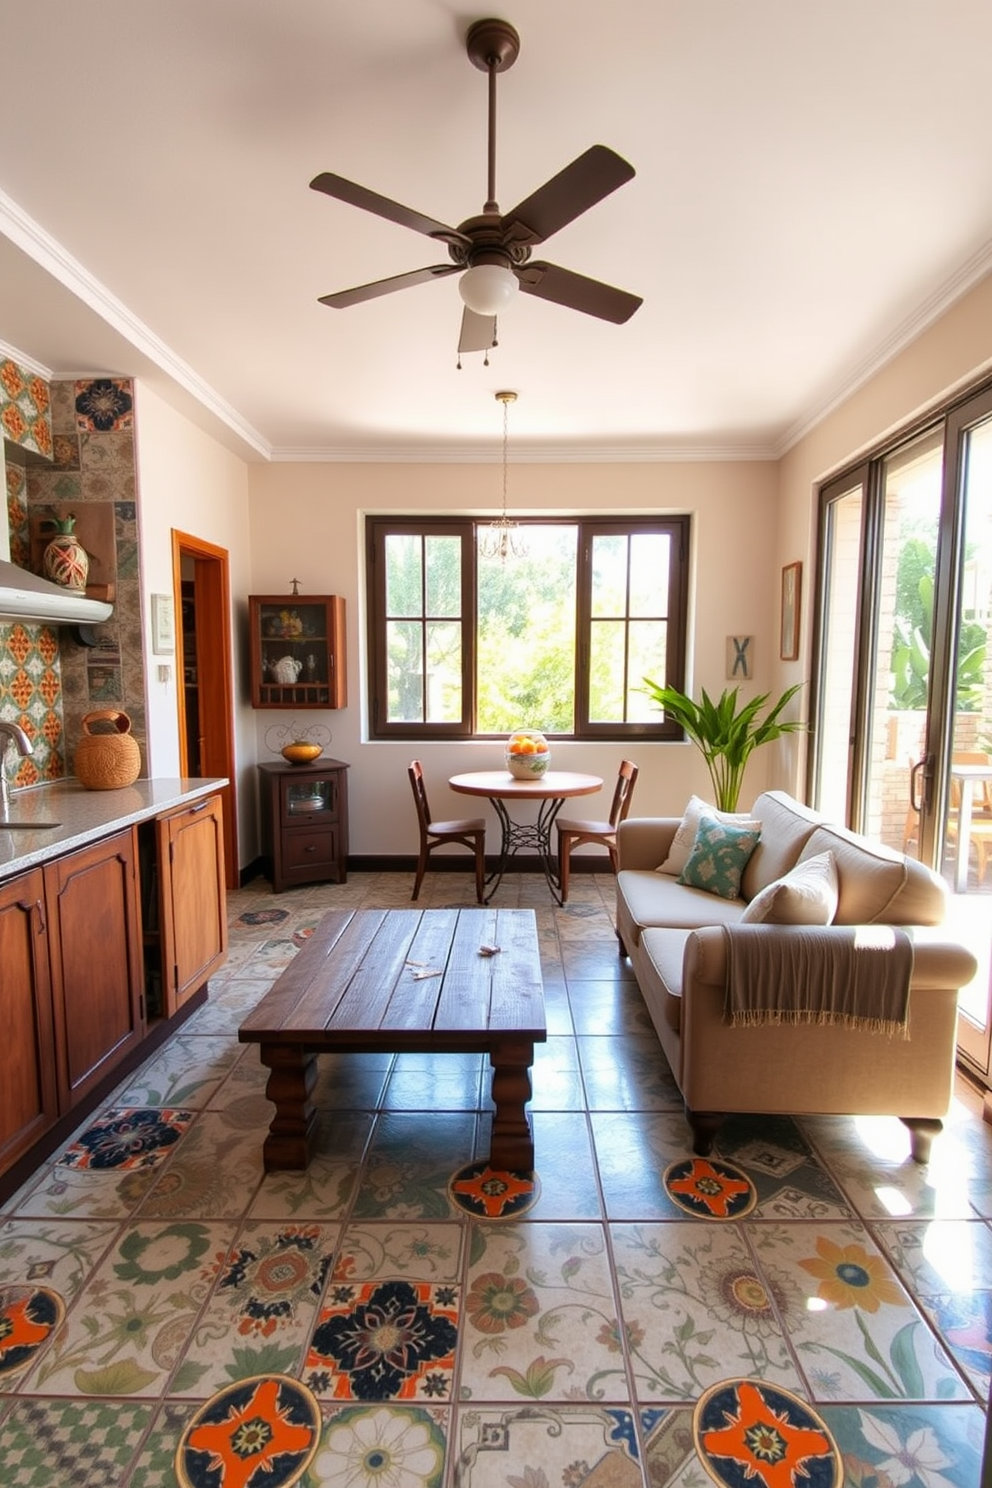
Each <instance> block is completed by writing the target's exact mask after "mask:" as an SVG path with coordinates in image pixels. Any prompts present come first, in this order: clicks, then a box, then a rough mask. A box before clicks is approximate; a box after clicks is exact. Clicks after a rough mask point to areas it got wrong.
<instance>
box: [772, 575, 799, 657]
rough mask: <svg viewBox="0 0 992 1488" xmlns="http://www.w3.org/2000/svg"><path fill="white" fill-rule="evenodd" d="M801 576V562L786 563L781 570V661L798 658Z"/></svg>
mask: <svg viewBox="0 0 992 1488" xmlns="http://www.w3.org/2000/svg"><path fill="white" fill-rule="evenodd" d="M802 576H803V566H802V564H801V563H787V564H786V565H785V567H784V568H783V570H782V634H781V638H780V640H779V652H778V654H779V656H780V657H781V659H782V660H783V661H798V659H799V620H800V609H799V606H800V603H801V594H802Z"/></svg>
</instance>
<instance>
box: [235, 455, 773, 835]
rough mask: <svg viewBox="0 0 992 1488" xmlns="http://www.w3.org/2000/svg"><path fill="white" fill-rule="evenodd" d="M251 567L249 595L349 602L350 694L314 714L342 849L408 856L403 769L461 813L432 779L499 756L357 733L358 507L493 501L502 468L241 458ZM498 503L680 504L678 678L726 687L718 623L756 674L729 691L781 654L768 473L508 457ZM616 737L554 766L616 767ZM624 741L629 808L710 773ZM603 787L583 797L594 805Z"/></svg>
mask: <svg viewBox="0 0 992 1488" xmlns="http://www.w3.org/2000/svg"><path fill="white" fill-rule="evenodd" d="M249 489H250V510H251V551H252V580H253V592H255V593H263V594H265V593H275V594H280V593H286V594H288V593H289V592H290V580H291V579H293V578H294V577H295V578H298V579H299V580H300V584H301V592H302V593H333V594H341V595H343V596H344V597H345V599H346V601H347V612H348V707H347V708H345V709H342V710H341V711H340V712H337V713H314V714H313V715H305V716H310V717H311V718H312V719H314V720H317V721H319V722H321V723H323V724H324V725H325V726H327V727H329V728H330V729H331V732H332V742H331V745H330V748H329V750H328V751H327V752H328V753H329V754H331V755H333V756H334V757H336V758H339V759H343V760H347V761H348V762H349V764H350V765H351V767H352V768H351V775H350V801H351V851H352V853H357V854H360V855H362V854H370V853H388V854H395V853H409V852H412V851H413V850H414V848H415V846H416V840H417V834H416V825H415V818H414V814H413V803H412V801H411V800H410V788H409V784H408V782H407V778H406V766H407V764H408V762H409V760H410V759H411V758H412V757H413V756H414V755H415V754H416V755H418V756H419V757H420V758H421V759H422V760H423V762H424V769H425V773H426V776H427V781H428V787H429V789H430V793H431V805H432V808H433V810H434V814H435V815H436V816H438V817H443V816H448V815H456V814H461V815H466V814H472V813H473V812H475V811H476V810H477V809H478V806H477V804H472V803H471V802H469V800H468V798H466V797H458V796H455V795H453V794H452V793H451V792H449V791H448V790H447V788H446V785H445V781H446V780H447V777H448V776H449V775H451V774H453V773H454V772H456V771H458V770H465V769H487V768H497V767H498V766H500V765H501V763H502V755H501V751H500V749H499V746H498V745H497V744H495V743H493V742H482V741H479V742H471V743H460V744H450V743H449V744H440V743H424V744H418V745H416V746H413V745H410V744H392V743H389V744H384V743H379V742H377V743H370V742H369V741H368V739H367V738H366V734H365V728H364V717H365V715H364V706H363V704H364V683H365V678H364V671H365V665H364V657H365V635H364V631H363V624H362V621H363V596H362V573H363V565H362V560H361V532H362V523H363V518H364V516H365V514H366V513H373V512H404V511H415V512H446V511H459V512H476V513H485V514H490V513H493V514H494V513H495V508H496V506H497V504H498V502H499V499H500V489H501V483H500V476H499V470H498V467H496V466H493V465H483V464H478V465H454V464H451V465H388V464H387V465H373V464H363V465H337V464H319V465H317V464H295V465H294V464H279V465H268V466H252V467H251V469H250V470H249ZM509 490H510V504H511V506H512V507H513V509H514V510H515V511H517V512H518V513H520V514H523V513H526V514H528V515H540V514H543V513H549V514H550V513H555V514H561V513H582V512H603V511H607V512H615V513H617V514H620V513H635V514H636V513H638V512H690V513H691V514H692V517H693V530H694V543H693V567H692V590H691V597H690V625H689V643H690V668H689V686H690V687H691V688H692V689H693V690H694V691H695V690H698V688H699V687H705V688H706V689H707V691H708V692H713V691H716V692H720V691H721V690H722V688H723V687H724V685H725V678H724V672H725V648H726V638H727V636H728V635H753V636H754V637H755V638H756V640H755V648H756V671H755V676H754V680H753V683H752V684H744V685H743V688H742V690H743V691H744V692H745V693H746V694H749V693H750V692H751V691H761V690H765V689H766V688H768V687H769V686H771V685H772V682H773V674H774V667H775V665H776V664H777V663H776V662H775V661H774V658H777V656H778V640H777V629H776V628H775V627H776V626H777V604H776V605H772V604H771V603H770V600H769V595H770V593H771V592H772V591H774V590H776V586H777V583H778V570H777V568H776V563H777V559H776V555H775V552H774V547H773V545H770V544H769V543H768V540H767V534H768V533H769V532H770V531H772V532H773V531H774V530H775V526H776V508H777V486H776V470H775V467H774V466H773V465H770V464H764V463H758V462H752V463H731V462H727V463H715V462H714V463H707V464H688V465H676V464H667V465H666V464H656V465H603V464H587V465H582V464H568V465H564V464H559V465H516V464H513V465H511V469H510V482H509ZM280 716H281V715H279V714H276V713H273V712H269V711H259V713H258V714H257V718H256V742H257V748H258V758H259V759H270V758H272V757H273V756H274V753H275V751H274V750H272V749H269V748H266V745H265V733H266V730H267V729H268V728H269V726H270V725H271V724H272V722H273V721H274V720H275V719H278V718H279V717H280ZM624 753H625V750H624V749H623V748H622V746H621V745H619V744H586V743H565V744H560V745H556V746H555V752H554V763H555V765H556V766H559V767H561V768H563V769H573V770H584V771H590V772H592V773H595V774H600V775H603V776H604V777H607V778H608V777H611V776H615V774H616V769H617V765H618V764H619V761H620V760H621V758H623V755H624ZM629 753H630V754H631V755H632V756H633V757H634V758H636V760H637V763H638V764H639V766H640V768H641V775H640V779H639V781H638V785H637V796H636V798H635V810H637V811H639V812H640V813H642V814H650V813H667V812H672V813H675V814H679V813H681V810H682V807H683V805H684V804H685V800H686V798H687V796H688V795H689V793H690V792H691V791H693V790H697V791H700V792H707V791H708V777H707V775H706V771H705V767H704V766H703V764H702V761H701V759H700V757H699V755H698V752H697V751H696V750H695V749H694V748H692V746H690V745H672V744H641V743H638V745H637V746H636V748H634V747H631V748H630V750H629ZM767 778H768V777H767V766H766V761H765V760H764V759H763V758H762V755H761V753H759V754H757V755H756V756H755V758H754V761H753V763H752V766H751V769H750V771H749V774H748V778H747V781H746V783H745V788H744V796H743V798H742V799H743V801H744V802H747V801H749V800H751V799H752V798H753V796H754V795H756V794H757V793H758V791H760V790H761V789H763V788H764V786H765V784H766V783H767ZM607 804H608V801H607V800H604V798H603V797H595V798H591V799H590V800H587V801H585V802H583V808H584V811H585V812H586V813H587V814H591V813H592V812H595V811H596V810H598V809H599V808H600V807H601V806H602V808H603V810H604V811H605V808H606V805H607Z"/></svg>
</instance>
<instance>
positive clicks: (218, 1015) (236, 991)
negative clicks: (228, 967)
mask: <svg viewBox="0 0 992 1488" xmlns="http://www.w3.org/2000/svg"><path fill="white" fill-rule="evenodd" d="M271 985H272V982H271V979H270V978H269V977H239V978H237V979H231V980H229V981H226V982H219V983H218V982H215V981H213V980H211V983H210V996H209V999H208V1000H207V1002H206V1003H205V1004H204V1006H203V1007H202V1008H200V1009H199V1011H198V1012H195V1013H194V1014H193V1016H192V1018H190V1019H189V1021H188V1022H187V1023H186V1024H184V1027H183V1031H184V1033H186V1034H222V1035H226V1036H227V1037H234V1036H236V1035H237V1032H238V1029H239V1028H240V1026H241V1024H242V1023H243V1022H244V1020H245V1018H246V1017H247V1016H248V1014H249V1013H250V1012H251V1010H252V1008H253V1007H254V1006H255V1004H256V1003H258V1002H260V1001H261V999H262V998H263V997H264V996H265V994H266V992H267V991H268V990H269V988H270V987H271Z"/></svg>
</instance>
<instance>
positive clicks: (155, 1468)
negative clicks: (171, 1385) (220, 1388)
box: [108, 1400, 198, 1488]
mask: <svg viewBox="0 0 992 1488" xmlns="http://www.w3.org/2000/svg"><path fill="white" fill-rule="evenodd" d="M197 1404H198V1402H195V1401H185V1400H184V1401H171V1400H170V1401H166V1402H165V1403H164V1404H163V1405H161V1406H160V1407H159V1408H158V1410H157V1412H156V1414H155V1416H154V1418H153V1420H152V1425H151V1429H150V1430H149V1432H148V1435H147V1436H146V1437H145V1440H144V1441H143V1442H142V1444H141V1449H140V1451H139V1453H138V1456H137V1457H136V1459H135V1463H134V1467H133V1469H132V1472H131V1478H130V1483H129V1484H127V1485H125V1484H123V1483H121V1484H120V1485H118V1484H116V1483H115V1485H114V1488H132V1485H133V1488H176V1448H177V1446H178V1445H179V1442H180V1440H181V1439H182V1435H183V1432H184V1431H185V1430H186V1428H187V1426H188V1425H189V1422H190V1420H191V1419H192V1416H193V1413H194V1411H195V1410H196V1409H197ZM108 1488H109V1484H108Z"/></svg>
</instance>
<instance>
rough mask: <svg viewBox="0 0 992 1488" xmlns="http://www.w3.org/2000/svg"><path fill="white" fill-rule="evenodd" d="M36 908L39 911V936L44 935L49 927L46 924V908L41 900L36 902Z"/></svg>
mask: <svg viewBox="0 0 992 1488" xmlns="http://www.w3.org/2000/svg"><path fill="white" fill-rule="evenodd" d="M34 907H35V909H36V910H37V911H38V934H39V935H44V933H45V931H46V930H47V928H48V926H47V925H46V924H45V906H44V905H43V904H42V902H41V900H40V899H36V900H35V901H34Z"/></svg>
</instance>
